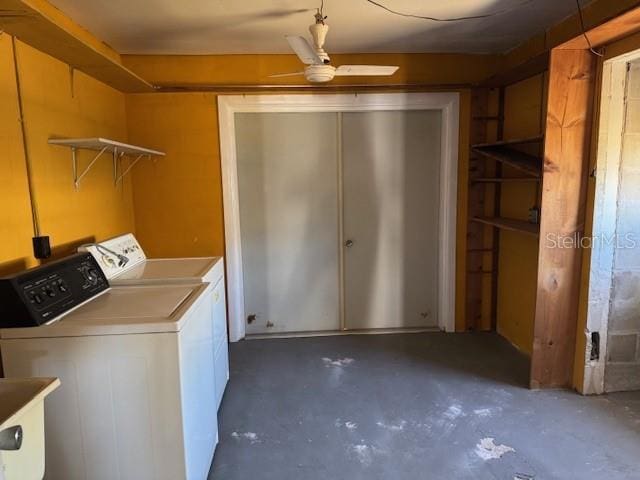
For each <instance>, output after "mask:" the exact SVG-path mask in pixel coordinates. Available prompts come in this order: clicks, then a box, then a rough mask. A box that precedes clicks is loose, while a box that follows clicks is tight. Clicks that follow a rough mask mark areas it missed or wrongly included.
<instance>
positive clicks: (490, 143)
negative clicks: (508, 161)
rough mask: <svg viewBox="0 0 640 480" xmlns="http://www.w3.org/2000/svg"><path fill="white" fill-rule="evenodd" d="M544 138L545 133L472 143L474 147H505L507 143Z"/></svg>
mask: <svg viewBox="0 0 640 480" xmlns="http://www.w3.org/2000/svg"><path fill="white" fill-rule="evenodd" d="M542 140H544V135H536V136H533V137H524V138H514V139H512V140H501V141H499V142H489V143H478V144H476V145H472V148H484V147H503V146H506V145H522V144H526V143H537V142H541V141H542Z"/></svg>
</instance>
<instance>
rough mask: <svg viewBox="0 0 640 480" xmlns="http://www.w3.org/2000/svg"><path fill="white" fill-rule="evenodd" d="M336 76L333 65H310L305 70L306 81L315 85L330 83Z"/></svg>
mask: <svg viewBox="0 0 640 480" xmlns="http://www.w3.org/2000/svg"><path fill="white" fill-rule="evenodd" d="M335 75H336V69H335V67H332V66H331V65H309V66H308V67H307V68H305V69H304V76H305V77H306V79H307V80H308V81H310V82H314V83H324V82H330V81H331V80H333V77H335Z"/></svg>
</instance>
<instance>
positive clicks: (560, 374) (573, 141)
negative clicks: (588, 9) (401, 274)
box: [530, 49, 597, 388]
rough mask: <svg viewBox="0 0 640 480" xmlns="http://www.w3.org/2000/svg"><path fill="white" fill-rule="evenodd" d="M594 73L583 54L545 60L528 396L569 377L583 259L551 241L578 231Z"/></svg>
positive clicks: (559, 52)
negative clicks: (530, 390) (544, 114)
mask: <svg viewBox="0 0 640 480" xmlns="http://www.w3.org/2000/svg"><path fill="white" fill-rule="evenodd" d="M596 65H597V62H596V60H595V56H594V55H593V54H592V53H591V52H589V51H588V50H563V49H555V50H553V51H552V53H551V59H550V68H549V87H548V88H549V90H548V104H547V119H546V136H545V145H544V172H543V185H542V221H541V228H540V246H539V258H538V287H537V288H538V291H537V300H536V313H535V324H534V341H533V353H532V357H531V379H530V384H531V387H532V388H542V387H562V386H567V385H569V383H570V380H571V375H572V367H573V358H574V348H575V337H576V325H577V316H578V296H579V290H580V267H581V258H582V252H581V251H580V249H577V248H552V247H553V245H551V241H553V240H554V239H557V238H558V237H559V236H573V235H575V234H582V233H583V230H584V222H585V203H586V185H587V175H588V172H587V170H588V161H589V148H590V140H591V126H592V115H593V113H592V112H593V99H594V83H595V77H596Z"/></svg>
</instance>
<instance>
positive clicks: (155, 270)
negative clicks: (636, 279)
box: [110, 257, 224, 285]
mask: <svg viewBox="0 0 640 480" xmlns="http://www.w3.org/2000/svg"><path fill="white" fill-rule="evenodd" d="M223 270H224V263H223V261H222V258H220V257H193V258H154V259H147V260H145V261H142V262H140V263H137V264H136V265H133V266H131V267H130V268H128V269H127V270H125V271H123V272H122V273H120V274H118V275H117V276H115V277H113V278H112V279H111V280H110V283H111V284H112V285H125V284H126V285H135V284H141V283H170V282H171V283H176V282H200V281H202V280H205V281H209V282H216V281H217V280H218V279H219V278H221V277H222V274H223Z"/></svg>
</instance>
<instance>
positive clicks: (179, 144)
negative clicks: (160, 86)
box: [126, 93, 224, 257]
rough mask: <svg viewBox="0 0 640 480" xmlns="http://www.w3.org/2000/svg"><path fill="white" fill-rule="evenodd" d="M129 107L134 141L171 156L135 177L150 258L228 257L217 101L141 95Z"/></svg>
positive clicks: (139, 169) (140, 232)
mask: <svg viewBox="0 0 640 480" xmlns="http://www.w3.org/2000/svg"><path fill="white" fill-rule="evenodd" d="M126 104H127V121H128V124H129V136H130V138H131V141H133V142H138V143H140V144H144V145H152V146H153V147H155V148H158V149H160V150H162V151H164V152H166V157H163V158H161V159H158V160H157V161H152V162H144V163H141V164H139V165H138V166H136V168H135V170H134V172H133V183H134V200H135V212H136V232H137V236H138V238H139V240H140V241H141V243H142V245H143V246H144V248H145V250H146V251H147V254H149V255H150V256H156V257H157V256H168V257H178V256H199V255H222V254H223V253H224V232H223V217H222V180H221V169H220V154H219V143H218V111H217V104H216V96H215V95H213V94H207V93H178V94H137V95H128V96H127V99H126Z"/></svg>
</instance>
